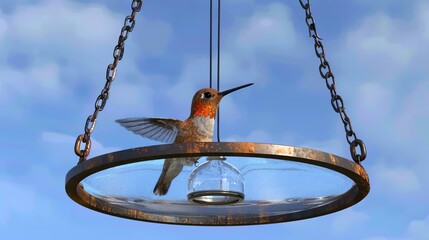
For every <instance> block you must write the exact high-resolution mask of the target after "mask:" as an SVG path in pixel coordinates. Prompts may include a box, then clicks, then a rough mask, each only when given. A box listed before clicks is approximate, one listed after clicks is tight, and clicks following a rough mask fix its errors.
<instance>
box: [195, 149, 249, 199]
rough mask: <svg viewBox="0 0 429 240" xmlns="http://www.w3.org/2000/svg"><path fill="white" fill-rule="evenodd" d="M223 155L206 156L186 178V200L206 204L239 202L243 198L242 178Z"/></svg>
mask: <svg viewBox="0 0 429 240" xmlns="http://www.w3.org/2000/svg"><path fill="white" fill-rule="evenodd" d="M225 160H226V158H225V157H207V162H205V163H203V164H201V165H200V166H198V167H197V168H195V169H194V170H193V171H192V173H191V174H190V176H189V180H188V200H189V201H191V202H193V203H199V204H206V205H225V204H233V203H240V202H242V201H243V199H244V179H243V176H242V175H241V173H240V171H239V170H238V169H237V168H236V167H234V166H233V165H231V164H229V163H228V162H226V161H225Z"/></svg>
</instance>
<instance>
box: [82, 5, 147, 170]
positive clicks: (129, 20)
mask: <svg viewBox="0 0 429 240" xmlns="http://www.w3.org/2000/svg"><path fill="white" fill-rule="evenodd" d="M142 3H143V1H142V0H133V2H132V3H131V9H132V12H131V14H130V15H129V16H127V17H126V18H125V21H124V26H123V27H122V29H121V34H120V35H119V39H118V44H117V45H116V46H115V48H114V50H113V59H114V60H113V63H111V64H109V65H108V66H107V70H106V83H105V84H104V88H103V90H101V93H100V95H98V97H97V100H95V105H94V108H95V109H94V112H93V113H92V114H91V115H89V117H88V118H87V119H86V122H85V128H84V131H85V132H84V133H83V134H81V135H79V136H78V137H77V139H76V142H75V146H74V152H75V153H76V155H77V156H78V157H79V162H82V161H85V160H86V158H87V157H88V155H89V152H90V151H91V133H92V132H93V131H94V129H95V124H96V122H97V116H98V113H99V112H101V111H103V109H104V107H105V106H106V103H107V99H108V98H109V91H110V86H111V84H112V82H113V80H115V77H116V67H117V66H118V62H119V61H120V60H121V59H122V57H123V56H124V50H125V48H124V46H125V41H126V40H127V38H128V35H129V33H130V32H132V31H133V29H134V26H135V24H136V21H135V17H136V14H137V12H139V11H140V9H141V7H142ZM82 143H84V144H85V147H84V148H83V149H81V145H82Z"/></svg>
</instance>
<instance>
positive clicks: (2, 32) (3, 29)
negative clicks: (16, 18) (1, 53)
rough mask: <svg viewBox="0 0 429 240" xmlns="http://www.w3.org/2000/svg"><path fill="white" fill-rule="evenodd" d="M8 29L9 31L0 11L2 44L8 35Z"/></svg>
mask: <svg viewBox="0 0 429 240" xmlns="http://www.w3.org/2000/svg"><path fill="white" fill-rule="evenodd" d="M7 29H8V24H7V22H6V20H5V19H4V17H3V14H2V12H1V11H0V42H1V41H2V39H3V37H4V36H5V35H6V33H7Z"/></svg>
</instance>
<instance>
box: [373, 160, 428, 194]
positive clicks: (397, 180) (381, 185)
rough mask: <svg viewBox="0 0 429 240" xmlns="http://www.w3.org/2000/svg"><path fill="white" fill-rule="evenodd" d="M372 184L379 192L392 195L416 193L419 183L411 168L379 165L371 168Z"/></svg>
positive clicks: (419, 186)
mask: <svg viewBox="0 0 429 240" xmlns="http://www.w3.org/2000/svg"><path fill="white" fill-rule="evenodd" d="M371 172H372V173H374V174H372V182H373V184H374V185H375V186H378V187H377V188H376V189H378V190H379V191H382V190H383V191H386V190H387V191H388V192H390V193H392V194H394V195H401V194H407V193H416V192H417V191H419V190H420V188H421V183H420V181H419V179H418V177H417V175H416V173H415V172H413V171H412V169H411V168H407V167H403V166H395V167H391V166H386V165H384V163H379V164H377V165H376V166H374V167H373V168H371Z"/></svg>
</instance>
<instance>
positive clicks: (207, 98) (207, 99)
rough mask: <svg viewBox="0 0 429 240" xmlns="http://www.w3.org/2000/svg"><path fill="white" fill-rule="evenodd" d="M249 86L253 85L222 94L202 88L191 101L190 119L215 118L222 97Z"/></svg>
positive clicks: (246, 85)
mask: <svg viewBox="0 0 429 240" xmlns="http://www.w3.org/2000/svg"><path fill="white" fill-rule="evenodd" d="M251 85H253V83H249V84H245V85H243V86H240V87H236V88H232V89H229V90H226V91H222V92H219V91H217V90H215V89H212V88H203V89H201V90H198V91H197V92H196V93H195V95H194V98H193V99H192V106H191V117H209V118H215V116H216V112H217V109H218V107H219V103H220V100H222V98H223V97H224V96H226V95H227V94H229V93H232V92H234V91H237V90H239V89H242V88H245V87H248V86H251Z"/></svg>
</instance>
